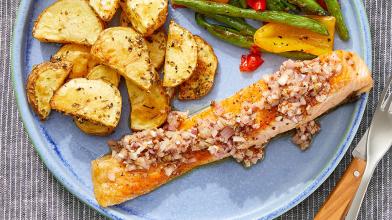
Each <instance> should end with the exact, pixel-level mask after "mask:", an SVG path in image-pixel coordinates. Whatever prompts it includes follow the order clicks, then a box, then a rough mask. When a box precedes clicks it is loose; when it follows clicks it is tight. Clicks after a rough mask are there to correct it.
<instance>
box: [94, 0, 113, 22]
mask: <svg viewBox="0 0 392 220" xmlns="http://www.w3.org/2000/svg"><path fill="white" fill-rule="evenodd" d="M90 6H91V7H92V8H93V9H94V11H95V12H96V13H97V15H98V16H99V17H100V18H101V19H102V20H104V21H110V20H112V18H113V16H114V15H115V14H116V11H117V9H118V8H119V7H120V0H90Z"/></svg>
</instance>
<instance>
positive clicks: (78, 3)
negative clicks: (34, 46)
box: [33, 0, 104, 45]
mask: <svg viewBox="0 0 392 220" xmlns="http://www.w3.org/2000/svg"><path fill="white" fill-rule="evenodd" d="M103 29H104V24H103V22H102V21H101V20H100V19H99V18H98V16H97V15H96V14H95V12H94V11H93V9H91V8H90V6H89V5H88V2H86V1H83V0H59V1H56V2H55V3H53V4H52V5H51V6H49V7H48V8H46V9H45V10H44V11H43V12H42V13H41V14H40V15H39V17H38V19H37V20H36V22H35V25H34V28H33V36H34V37H35V38H36V39H37V40H39V41H42V42H53V43H76V44H84V45H92V44H93V43H94V42H95V41H96V40H97V38H98V36H99V33H101V32H102V30H103Z"/></svg>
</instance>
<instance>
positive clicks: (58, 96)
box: [50, 78, 122, 128]
mask: <svg viewBox="0 0 392 220" xmlns="http://www.w3.org/2000/svg"><path fill="white" fill-rule="evenodd" d="M121 105H122V101H121V95H120V91H119V90H118V89H117V88H116V87H115V86H113V85H112V84H110V83H108V82H105V81H103V80H89V79H85V78H77V79H72V80H70V81H68V82H67V83H66V84H64V85H63V86H62V87H60V88H59V89H58V90H57V91H56V93H55V94H54V96H53V98H52V100H51V101H50V106H51V107H52V109H55V110H57V111H60V112H63V113H65V114H68V115H71V116H73V117H76V118H80V119H81V120H86V121H91V122H93V123H96V124H101V125H104V126H107V127H110V128H115V127H116V126H117V124H118V122H119V120H120V115H121Z"/></svg>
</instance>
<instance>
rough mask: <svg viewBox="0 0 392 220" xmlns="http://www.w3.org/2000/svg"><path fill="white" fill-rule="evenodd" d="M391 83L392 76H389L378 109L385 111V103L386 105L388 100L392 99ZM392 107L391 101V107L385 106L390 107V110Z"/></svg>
mask: <svg viewBox="0 0 392 220" xmlns="http://www.w3.org/2000/svg"><path fill="white" fill-rule="evenodd" d="M391 82H392V75H391V76H389V78H388V80H387V83H386V84H385V87H384V90H383V91H382V94H381V96H380V100H379V101H378V106H377V108H378V109H383V108H382V106H383V103H385V102H386V101H387V100H386V99H387V98H391V97H390V96H391V95H390V94H388V91H389V88H390V86H391ZM390 105H391V103H390V100H389V105H385V107H386V106H388V108H389V106H390Z"/></svg>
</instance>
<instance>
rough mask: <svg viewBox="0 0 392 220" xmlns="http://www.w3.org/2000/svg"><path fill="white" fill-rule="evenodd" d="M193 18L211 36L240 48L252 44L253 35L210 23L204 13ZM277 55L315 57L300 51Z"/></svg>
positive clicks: (298, 58) (302, 57) (306, 58)
mask: <svg viewBox="0 0 392 220" xmlns="http://www.w3.org/2000/svg"><path fill="white" fill-rule="evenodd" d="M195 20H196V23H197V24H198V25H199V26H201V27H203V28H205V29H206V30H207V31H208V32H210V33H211V34H212V35H213V36H215V37H217V38H220V39H222V40H224V41H226V42H227V43H230V44H232V45H235V46H238V47H242V48H250V47H251V46H252V45H254V43H253V37H250V36H244V35H242V34H241V33H239V32H238V31H236V30H233V29H231V28H227V27H223V26H219V25H214V24H210V23H208V22H207V21H206V20H205V18H204V15H201V14H199V13H196V14H195ZM264 52H265V51H264ZM277 55H280V56H283V57H287V58H291V59H297V60H310V59H314V58H315V57H316V56H315V55H312V54H308V53H304V52H300V51H290V52H283V53H278V54H277Z"/></svg>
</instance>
